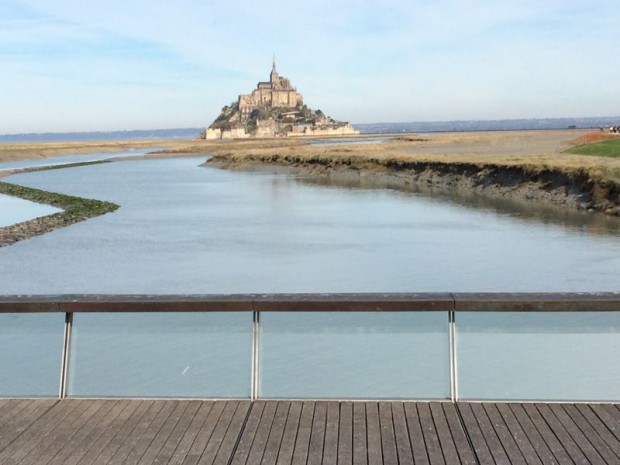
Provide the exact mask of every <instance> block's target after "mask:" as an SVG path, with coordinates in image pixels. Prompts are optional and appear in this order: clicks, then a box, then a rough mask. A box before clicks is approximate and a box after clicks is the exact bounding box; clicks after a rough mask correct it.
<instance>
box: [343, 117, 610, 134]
mask: <svg viewBox="0 0 620 465" xmlns="http://www.w3.org/2000/svg"><path fill="white" fill-rule="evenodd" d="M618 124H620V116H612V117H596V118H545V119H541V118H534V119H506V120H487V121H432V122H413V123H372V124H354V126H355V129H359V131H360V132H362V133H369V134H388V133H411V132H470V131H523V130H543V129H597V128H609V127H610V126H615V125H618Z"/></svg>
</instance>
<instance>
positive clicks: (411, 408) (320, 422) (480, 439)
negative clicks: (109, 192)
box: [0, 399, 620, 465]
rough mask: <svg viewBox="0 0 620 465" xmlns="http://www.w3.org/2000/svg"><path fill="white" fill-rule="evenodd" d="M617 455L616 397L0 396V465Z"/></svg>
mask: <svg viewBox="0 0 620 465" xmlns="http://www.w3.org/2000/svg"><path fill="white" fill-rule="evenodd" d="M478 463H479V464H539V465H540V464H574V465H577V464H608V465H610V464H620V406H617V405H610V404H587V405H586V404H516V403H515V404H505V403H458V404H452V403H447V402H446V403H439V402H431V403H426V402H329V401H325V402H324V401H320V402H312V401H303V402H301V401H290V402H289V401H277V402H276V401H257V402H253V403H251V402H249V401H217V402H213V401H199V400H125V399H119V400H77V399H69V400H62V401H59V400H0V464H2V465H18V464H19V465H34V464H45V465H87V464H97V465H100V464H101V465H104V464H110V465H118V464H140V465H142V464H145V465H146V464H178V465H181V464H185V465H190V464H191V465H198V464H218V465H229V464H230V465H246V464H247V465H258V464H265V465H286V464H303V465H318V464H342V465H377V464H427V465H435V464H446V465H452V464H478Z"/></svg>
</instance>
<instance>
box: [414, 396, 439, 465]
mask: <svg viewBox="0 0 620 465" xmlns="http://www.w3.org/2000/svg"><path fill="white" fill-rule="evenodd" d="M416 407H417V409H418V416H419V417H420V426H421V427H422V435H423V436H424V443H425V444H426V452H427V453H428V459H429V462H430V464H431V465H436V464H437V465H443V464H445V463H446V462H445V460H444V456H443V452H442V451H441V444H440V442H439V436H438V434H437V429H436V428H435V422H434V421H433V416H432V414H431V409H430V407H429V405H428V404H427V403H419V404H417V405H416Z"/></svg>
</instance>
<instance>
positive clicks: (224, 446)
mask: <svg viewBox="0 0 620 465" xmlns="http://www.w3.org/2000/svg"><path fill="white" fill-rule="evenodd" d="M250 407H251V403H250V401H240V402H239V403H238V405H237V410H236V411H235V414H234V416H233V418H232V421H231V422H230V425H229V426H228V430H227V431H226V434H225V435H224V439H223V440H222V442H221V444H220V448H219V450H218V452H217V454H216V456H215V459H214V460H213V464H214V465H228V464H229V463H230V461H231V459H232V456H233V453H234V451H235V447H236V445H237V442H238V441H239V437H240V436H241V433H242V431H243V426H244V424H245V422H246V420H247V418H248V412H249V410H250Z"/></svg>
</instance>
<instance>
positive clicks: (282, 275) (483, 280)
mask: <svg viewBox="0 0 620 465" xmlns="http://www.w3.org/2000/svg"><path fill="white" fill-rule="evenodd" d="M203 161H204V157H202V158H197V157H193V158H182V159H159V160H128V161H121V162H115V163H107V164H101V165H92V166H83V167H77V168H68V169H59V170H53V171H42V172H33V173H26V174H20V175H15V176H11V177H8V178H5V179H4V181H7V182H13V183H17V184H21V185H24V186H29V187H34V188H38V189H45V190H50V191H54V192H59V193H63V194H70V195H77V196H82V197H87V198H94V199H99V200H107V201H111V202H114V203H117V204H119V205H120V206H121V208H120V209H119V210H118V211H116V212H115V213H112V214H107V215H104V216H101V217H98V218H94V219H90V220H87V221H84V222H82V223H79V224H75V225H72V226H70V227H67V228H64V229H59V230H56V231H54V232H51V233H49V234H46V235H44V236H39V237H35V238H32V239H29V240H25V241H22V242H19V243H17V244H14V245H12V246H9V247H4V248H1V249H0V276H1V279H0V294H25V293H35V294H57V293H237V292H257V293H265V292H416V291H515V292H516V291H618V290H620V278H619V276H620V220H618V219H612V218H601V217H594V216H592V215H585V214H568V213H566V214H558V213H557V212H555V211H545V210H542V211H538V210H536V209H535V208H534V207H533V206H532V207H525V208H524V207H523V206H516V205H510V204H506V203H498V202H489V201H485V200H484V199H459V198H449V197H446V196H441V195H435V194H428V193H420V192H414V191H403V190H397V189H388V188H386V186H372V188H367V186H359V185H354V186H352V185H350V184H349V185H347V184H344V183H334V182H325V181H317V180H313V179H310V178H304V177H301V176H292V175H285V174H271V173H245V172H231V171H224V170H219V169H216V168H204V167H200V166H199V165H200V164H201V163H202V162H203Z"/></svg>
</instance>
